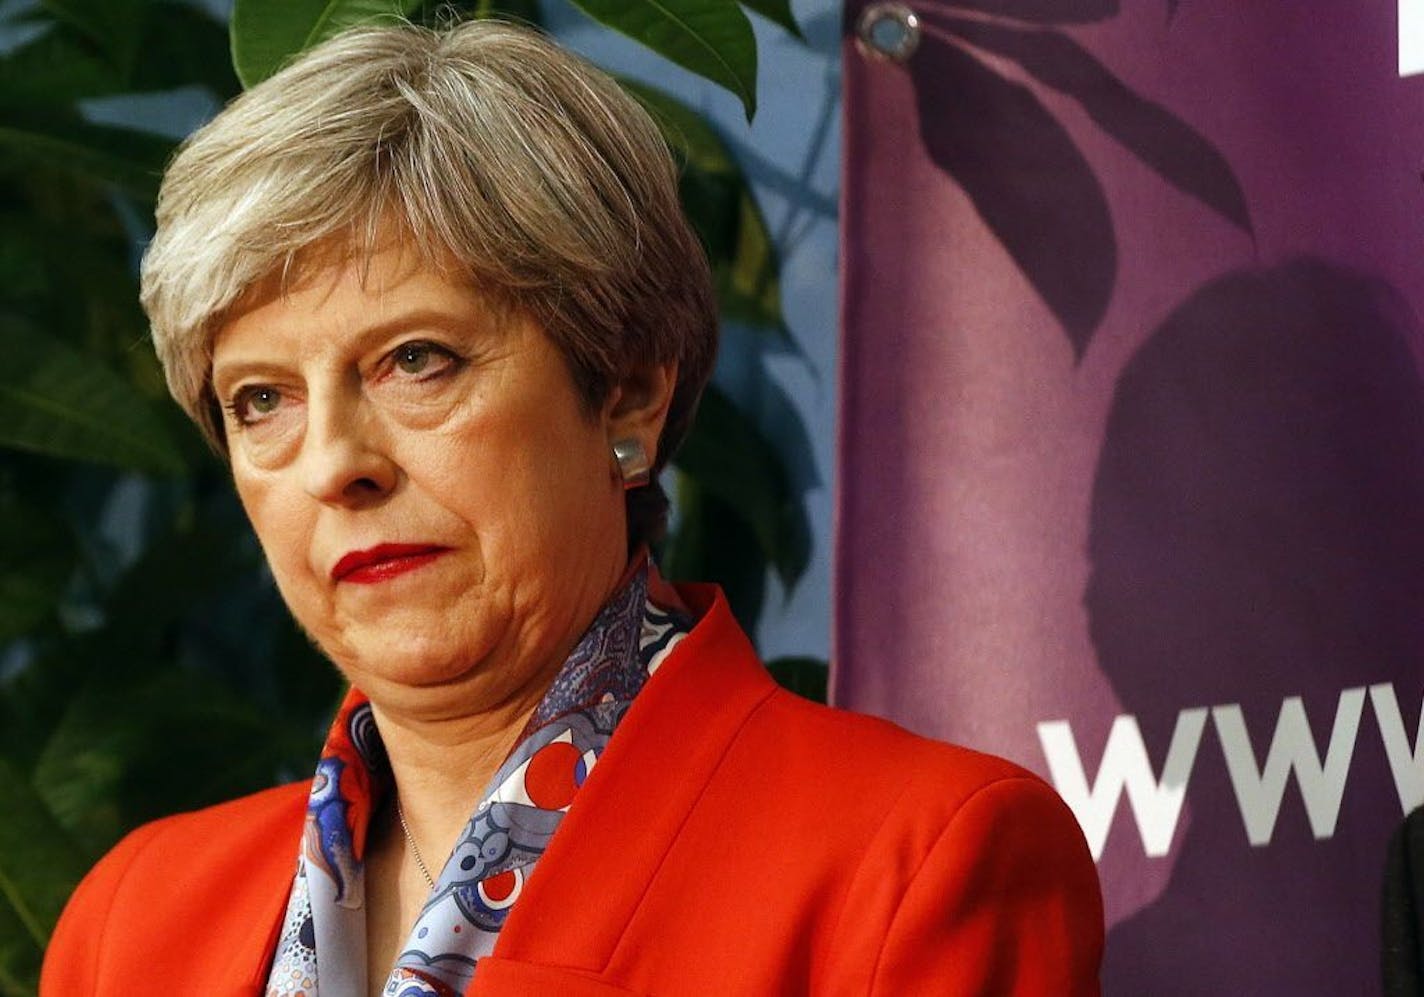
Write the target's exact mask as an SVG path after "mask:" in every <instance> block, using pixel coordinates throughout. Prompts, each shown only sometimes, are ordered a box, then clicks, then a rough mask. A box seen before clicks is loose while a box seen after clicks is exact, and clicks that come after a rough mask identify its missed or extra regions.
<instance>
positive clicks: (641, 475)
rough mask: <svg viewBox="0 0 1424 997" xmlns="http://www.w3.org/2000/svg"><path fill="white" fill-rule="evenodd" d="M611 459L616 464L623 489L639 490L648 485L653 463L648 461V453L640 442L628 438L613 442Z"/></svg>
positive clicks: (633, 438) (630, 437)
mask: <svg viewBox="0 0 1424 997" xmlns="http://www.w3.org/2000/svg"><path fill="white" fill-rule="evenodd" d="M613 459H614V460H615V461H617V462H618V473H619V475H621V476H622V478H623V488H624V489H625V490H627V489H630V488H641V487H643V486H644V485H646V484H647V483H648V479H649V478H650V477H651V476H652V473H653V462H652V461H651V460H649V459H648V451H647V450H646V449H645V448H644V447H643V443H642V441H641V440H638V439H636V438H635V437H632V436H629V437H626V438H624V439H621V440H614V441H613Z"/></svg>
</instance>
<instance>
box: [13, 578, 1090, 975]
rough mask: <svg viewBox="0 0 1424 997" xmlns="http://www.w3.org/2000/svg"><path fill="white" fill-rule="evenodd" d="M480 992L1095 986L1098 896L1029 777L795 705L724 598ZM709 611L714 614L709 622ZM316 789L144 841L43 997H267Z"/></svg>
mask: <svg viewBox="0 0 1424 997" xmlns="http://www.w3.org/2000/svg"><path fill="white" fill-rule="evenodd" d="M682 593H683V596H684V598H685V599H686V600H687V601H688V603H689V604H690V605H692V606H694V608H696V609H703V608H706V613H705V615H704V617H703V619H702V621H701V622H700V623H699V624H698V625H697V627H696V628H695V629H694V630H693V631H692V633H691V634H689V635H688V636H687V637H686V638H685V639H684V642H683V644H682V647H681V648H680V649H679V650H678V652H677V653H676V654H674V655H672V656H671V657H670V658H669V659H668V660H667V661H666V663H665V664H664V665H663V667H662V668H661V669H660V670H659V671H658V673H657V674H656V675H655V676H654V677H653V678H652V679H651V680H650V681H649V682H648V684H647V686H645V688H644V689H643V691H642V692H641V693H640V694H639V696H638V698H637V700H635V702H634V704H633V706H632V708H631V710H630V711H629V713H628V715H627V717H626V718H625V719H624V721H623V723H622V724H621V725H620V726H619V728H618V733H617V735H616V736H615V737H614V738H613V739H612V741H610V742H609V745H608V748H607V750H606V751H605V753H604V755H603V757H602V758H601V759H600V760H599V763H598V765H597V766H596V767H595V768H594V770H593V772H592V773H591V774H590V775H589V779H588V782H587V783H586V784H585V785H584V787H583V788H582V789H581V790H580V792H579V795H578V798H577V799H576V800H575V802H574V805H573V807H572V808H571V809H570V811H569V813H568V815H567V817H566V818H565V819H564V823H563V825H562V826H561V827H560V829H559V832H558V834H557V835H556V836H555V837H554V839H553V841H552V842H551V843H550V846H549V849H548V851H547V852H546V853H545V854H544V856H543V857H542V858H541V859H540V861H539V866H538V868H537V870H536V871H535V873H534V875H533V876H532V877H530V879H529V882H528V883H527V884H526V886H525V890H524V894H523V896H522V897H521V898H520V901H519V905H518V906H517V907H516V908H515V910H514V913H513V914H512V915H511V916H510V918H509V920H508V921H507V922H506V924H505V926H504V929H503V931H502V932H501V934H500V936H499V941H498V943H497V945H496V947H495V951H494V954H493V955H492V956H491V957H489V958H486V959H482V960H481V961H480V963H479V966H478V968H477V970H476V973H475V980H474V983H473V985H472V987H471V989H470V991H469V993H470V994H471V995H493V994H557V995H559V997H594V995H604V997H609V995H615V994H625V995H626V994H695V995H722V994H728V995H731V994H745V995H756V997H766V995H789V994H817V995H827V997H830V995H850V994H895V995H899V994H928V993H934V994H995V995H998V994H1053V995H1060V994H1061V995H1077V994H1095V993H1097V992H1098V982H1097V973H1098V961H1099V957H1100V955H1101V952H1102V939H1103V917H1102V902H1101V899H1100V896H1099V892H1098V882H1097V876H1096V873H1095V870H1094V867H1093V863H1092V860H1091V859H1090V857H1089V855H1088V850H1087V847H1086V846H1085V845H1084V842H1083V838H1082V835H1081V833H1080V832H1079V830H1078V826H1077V824H1076V823H1075V822H1074V820H1073V817H1072V815H1071V814H1070V813H1069V811H1068V809H1067V808H1066V807H1065V806H1064V804H1063V803H1062V802H1061V801H1060V800H1059V798H1058V796H1057V795H1056V794H1055V793H1054V792H1053V790H1052V789H1050V788H1049V787H1048V786H1047V785H1045V784H1044V783H1043V782H1042V781H1041V780H1039V779H1038V778H1037V777H1036V776H1033V775H1031V774H1029V773H1028V772H1025V771H1023V770H1022V769H1020V768H1017V767H1016V766H1014V765H1011V764H1009V763H1008V762H1005V761H1001V760H1000V759H997V758H991V757H988V756H986V755H981V754H977V753H975V752H972V751H967V750H965V749H963V748H956V747H951V746H949V745H945V744H940V743H937V742H934V741H929V740H925V739H923V738H919V737H915V736H914V735H912V734H909V733H907V732H906V731H904V730H901V729H900V728H898V727H895V726H894V725H892V724H889V723H886V722H884V721H882V720H876V719H872V718H870V717H864V716H858V715H856V714H852V713H846V712H843V711H839V710H832V709H827V708H825V707H822V706H817V705H814V704H812V703H809V702H807V701H805V700H803V699H800V698H798V697H796V696H794V695H791V694H790V693H787V692H784V691H782V690H780V689H779V688H778V687H777V686H776V685H775V684H774V683H773V682H772V681H771V680H770V679H769V678H768V676H767V673H766V671H765V669H764V668H763V667H762V666H761V664H760V663H759V662H758V660H757V658H756V656H755V653H754V652H753V650H752V648H751V646H750V645H749V644H748V643H747V640H746V638H745V637H744V636H743V635H742V633H741V631H740V630H739V629H738V628H737V625H736V623H735V622H734V621H733V619H732V616H731V614H730V612H729V611H728V609H727V606H726V603H725V602H724V601H723V600H722V598H721V597H720V595H715V596H714V592H713V591H712V590H709V589H708V588H706V587H702V586H695V587H685V588H683V589H682ZM709 604H710V606H709ZM306 794H307V786H306V785H305V784H300V785H292V786H283V787H281V788H278V789H273V790H268V791H267V792H263V793H258V794H256V795H255V796H250V797H247V798H245V799H241V800H236V801H234V802H232V803H225V804H222V805H220V806H216V807H212V808H210V809H207V810H202V811H199V812H197V813H190V814H182V815H179V816H176V817H170V818H167V819H165V820H160V821H157V822H155V823H152V824H149V825H146V826H145V827H142V828H139V829H138V830H137V831H135V832H133V833H132V834H130V835H129V836H128V837H127V838H125V839H124V840H123V841H122V842H120V843H119V845H118V846H117V847H115V848H114V850H113V851H112V852H110V853H109V854H108V856H106V857H105V858H104V859H103V860H102V861H101V862H100V863H99V864H98V866H96V867H95V868H94V870H93V871H92V872H91V873H90V874H89V875H88V877H87V878H85V880H84V881H83V883H81V884H80V886H79V888H78V890H77V891H76V892H75V894H74V896H73V897H72V898H71V900H70V901H69V906H68V907H67V908H66V910H65V912H64V916H63V917H62V918H61V920H60V923H59V926H58V928H57V929H56V931H55V935H54V940H53V942H52V943H51V945H50V948H49V951H48V953H47V956H46V960H45V966H44V976H43V979H42V981H41V984H40V993H41V995H42V997H87V995H95V997H131V995H132V994H135V993H139V992H142V991H146V990H147V989H149V988H154V989H158V990H162V991H164V992H171V993H182V994H202V995H204V997H226V995H237V994H243V995H251V994H260V993H261V992H262V989H263V986H264V984H265V982H266V976H267V970H268V966H269V962H270V960H271V957H272V952H273V949H274V947H275V945H276V941H277V933H278V929H279V927H280V923H281V920H282V915H283V912H284V910H285V906H286V901H287V891H288V889H289V888H290V886H291V880H292V874H293V871H294V870H295V864H296V856H297V843H298V838H299V837H300V834H301V827H302V818H303V812H304V809H305V800H306Z"/></svg>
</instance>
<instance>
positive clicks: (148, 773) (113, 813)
mask: <svg viewBox="0 0 1424 997" xmlns="http://www.w3.org/2000/svg"><path fill="white" fill-rule="evenodd" d="M121 678H122V680H121V679H119V678H115V677H114V676H111V675H105V674H102V673H101V674H98V675H96V676H95V679H94V681H93V682H91V683H90V684H88V685H87V686H85V687H84V688H83V689H82V690H81V691H79V693H78V694H77V695H74V697H73V699H72V700H71V702H70V704H69V708H68V710H67V711H66V713H65V716H64V718H63V720H62V721H61V722H60V724H59V726H58V728H57V729H56V730H55V731H54V733H53V735H52V736H51V738H50V740H49V742H48V743H47V744H46V746H45V750H44V753H43V755H42V756H41V757H40V760H39V763H38V764H37V765H36V767H35V784H36V786H38V787H39V792H40V793H41V794H42V795H43V798H44V800H45V801H46V803H47V804H48V806H49V808H50V812H51V813H52V814H53V815H54V818H55V820H56V821H57V822H59V823H60V825H61V826H63V827H64V828H65V829H66V833H67V834H69V835H72V836H73V837H74V838H76V839H78V840H81V841H83V842H85V843H86V844H88V845H89V846H91V847H97V848H100V849H102V848H105V847H107V846H108V845H109V844H111V843H112V841H113V840H115V839H116V838H117V837H118V836H119V835H120V834H122V833H123V831H124V830H126V829H127V828H129V827H132V826H134V825H135V824H137V823H139V822H142V821H146V820H152V819H154V818H156V817H159V816H162V815H164V814H168V813H173V812H175V811H178V810H187V809H193V808H196V807H201V806H207V805H210V804H213V803H216V802H219V801H221V800H224V799H230V798H232V797H234V796H238V795H241V794H243V793H248V792H252V791H254V790H256V789H260V788H263V787H264V786H268V785H271V783H272V777H273V774H274V769H275V765H274V764H273V761H272V758H273V754H274V752H275V751H276V750H277V748H278V741H277V739H275V738H273V737H272V736H271V735H272V733H273V732H272V725H271V723H270V722H269V721H268V719H267V718H265V717H264V716H262V715H261V714H260V713H259V712H258V711H257V710H256V709H255V707H254V705H253V704H252V703H250V702H247V701H244V700H243V699H241V698H240V697H238V696H235V695H234V694H233V693H232V691H231V690H230V689H228V688H227V687H226V686H224V685H223V684H221V683H220V682H218V681H216V680H214V679H212V678H210V677H208V676H205V675H202V674H200V673H198V672H195V671H191V670H186V669H175V668H172V667H169V668H168V669H166V670H164V671H162V672H161V673H159V674H157V675H154V676H153V677H151V678H149V679H147V680H135V679H133V678H131V677H121ZM175 745H182V750H181V751H175V750H174V746H175Z"/></svg>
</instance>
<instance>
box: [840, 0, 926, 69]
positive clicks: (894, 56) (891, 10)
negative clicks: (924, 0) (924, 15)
mask: <svg viewBox="0 0 1424 997" xmlns="http://www.w3.org/2000/svg"><path fill="white" fill-rule="evenodd" d="M855 43H856V46H857V47H858V48H859V49H860V51H861V52H862V53H863V54H864V55H868V56H870V57H871V58H872V59H886V60H889V61H890V62H900V63H904V62H908V61H909V59H910V56H912V55H914V54H915V49H916V48H918V47H919V45H920V19H919V17H918V16H917V15H916V14H915V12H914V11H913V10H911V9H910V8H909V7H907V6H905V4H902V3H873V4H871V5H870V6H869V7H866V8H865V10H863V11H861V12H860V17H859V18H857V19H856V22H855Z"/></svg>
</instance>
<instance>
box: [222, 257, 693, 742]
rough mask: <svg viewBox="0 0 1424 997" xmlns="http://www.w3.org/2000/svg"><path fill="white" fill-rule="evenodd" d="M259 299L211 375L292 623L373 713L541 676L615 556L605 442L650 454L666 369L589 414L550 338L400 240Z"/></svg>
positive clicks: (523, 684) (245, 498)
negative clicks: (376, 707) (425, 262)
mask: <svg viewBox="0 0 1424 997" xmlns="http://www.w3.org/2000/svg"><path fill="white" fill-rule="evenodd" d="M257 297H258V300H256V301H255V302H254V303H253V304H252V305H251V306H250V307H247V308H245V309H242V310H240V311H239V312H238V313H236V314H235V315H234V316H233V317H231V318H230V319H229V320H228V321H227V322H226V323H225V324H224V325H223V326H222V328H221V329H220V330H219V331H218V333H217V336H216V338H215V343H214V357H213V385H214V389H215V390H216V392H217V396H218V398H219V400H220V401H222V403H223V404H224V406H225V407H226V408H227V415H226V431H227V439H228V444H229V450H230V453H231V459H232V473H233V478H234V480H235V482H236V485H237V491H238V494H239V495H240V496H241V499H242V503H243V506H244V507H245V508H246V510H247V515H248V516H249V518H250V519H251V520H252V524H253V526H254V528H255V529H256V531H257V536H258V538H259V539H260V540H261V543H262V547H263V550H264V551H265V552H266V555H267V559H268V561H269V562H270V564H271V567H272V572H273V574H274V575H275V577H276V580H277V585H278V587H279V588H280V589H281V592H282V595H283V597H284V598H285V599H286V602H287V604H288V606H290V607H291V610H292V613H293V614H294V615H295V616H296V618H297V621H298V622H299V623H300V624H301V625H302V626H303V627H304V628H305V629H306V631H307V632H308V633H309V634H310V635H311V636H312V638H313V639H315V640H316V642H317V643H318V644H319V645H320V646H321V648H322V649H323V650H324V651H325V652H326V653H327V655H328V656H330V657H331V658H332V660H333V661H335V662H336V664H337V665H338V666H339V667H340V668H341V669H342V671H343V672H345V673H346V675H347V677H348V678H349V679H350V680H351V681H352V682H353V683H354V684H355V685H357V686H358V687H360V688H361V689H362V690H363V691H365V692H366V693H367V694H368V695H370V696H371V697H372V698H373V699H375V700H376V701H377V702H378V703H384V704H385V705H390V706H395V705H399V704H405V705H406V706H407V707H408V708H411V709H416V710H419V711H421V712H424V713H426V714H427V715H435V714H444V713H447V712H448V713H458V712H459V711H477V710H480V709H484V708H488V707H490V706H493V705H498V704H502V703H505V702H507V701H508V700H510V698H511V697H518V696H519V695H520V693H521V692H525V691H527V690H528V689H530V688H535V687H541V683H542V682H546V681H547V680H548V679H549V678H550V677H551V675H552V671H553V670H554V669H556V668H557V667H558V665H559V664H560V663H562V660H563V658H564V656H565V655H566V654H567V652H568V651H569V650H570V649H571V648H572V646H573V644H574V642H575V641H576V640H577V639H578V637H579V636H580V634H581V633H582V631H583V629H584V628H585V627H586V626H587V624H588V623H589V621H590V620H591V619H592V618H593V616H594V615H595V614H596V613H597V611H598V608H599V607H600V606H601V605H602V603H603V602H604V600H605V599H606V598H607V597H608V595H609V594H610V592H611V590H612V588H613V586H614V585H615V584H616V583H617V581H618V578H619V576H620V574H621V573H622V571H623V569H624V567H625V561H626V544H627V539H626V532H625V531H626V526H625V520H624V511H623V496H622V489H621V485H620V482H619V480H618V477H617V472H616V468H615V467H614V465H613V462H612V458H611V445H612V441H613V440H615V439H618V438H620V437H624V436H630V435H631V436H636V437H638V438H639V439H641V440H642V441H643V443H644V445H645V446H646V447H648V448H649V452H652V448H653V447H654V445H655V443H656V440H657V434H658V432H660V430H661V427H662V420H663V417H664V415H665V412H666V399H665V398H662V399H661V400H660V399H659V398H658V397H657V395H658V392H659V391H660V390H664V389H669V388H670V384H664V383H663V382H664V381H668V380H669V378H667V377H664V376H662V375H664V374H666V373H667V372H660V374H659V375H658V376H655V377H654V378H653V380H654V381H655V382H656V383H655V384H654V386H653V388H652V389H650V390H648V391H643V390H641V389H640V391H639V392H636V393H630V392H629V391H627V390H625V389H617V388H616V389H614V391H613V392H612V394H611V395H610V398H609V399H608V401H607V402H606V403H605V404H604V405H603V406H602V408H601V409H600V410H599V411H598V412H596V413H593V414H590V413H589V412H588V411H587V410H586V409H585V408H584V407H582V406H581V404H580V400H579V397H578V395H577V393H576V391H575V388H574V385H573V382H572V380H571V378H570V375H569V372H568V369H567V367H566V366H565V363H564V360H563V358H562V357H561V355H560V354H559V352H558V350H557V349H556V348H555V346H554V345H553V343H551V342H550V341H549V339H548V337H547V336H545V335H544V333H543V331H542V330H541V329H539V328H538V327H537V326H536V325H535V324H534V323H532V322H531V321H529V320H528V319H526V318H524V317H522V316H520V315H519V314H518V313H509V314H504V313H502V312H500V311H498V310H492V309H491V308H490V307H488V306H487V305H486V303H485V302H484V300H483V299H482V297H481V296H480V295H479V294H478V293H476V292H475V291H474V290H473V289H471V288H469V287H464V286H458V285H455V284H451V283H449V282H447V281H446V280H445V279H444V278H443V277H442V276H440V275H439V274H438V273H437V272H434V271H432V270H430V269H427V268H424V267H422V266H421V265H420V264H419V263H418V262H416V254H415V253H413V252H407V251H405V250H404V249H403V248H402V247H400V246H392V247H391V248H388V249H386V250H384V251H382V252H380V253H378V254H377V255H375V256H374V257H373V258H372V259H371V260H370V262H369V264H367V265H366V266H364V267H363V266H362V264H361V262H360V261H356V262H353V263H342V264H337V265H334V266H332V267H331V268H329V269H326V270H322V271H320V272H318V273H317V274H316V275H315V276H314V277H313V278H312V279H308V280H306V281H304V282H303V283H301V284H300V285H299V286H298V287H296V288H295V289H291V290H289V291H288V292H287V293H286V294H279V293H273V294H267V295H259V296H257ZM664 393H665V390H664ZM634 394H636V395H637V397H634Z"/></svg>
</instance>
